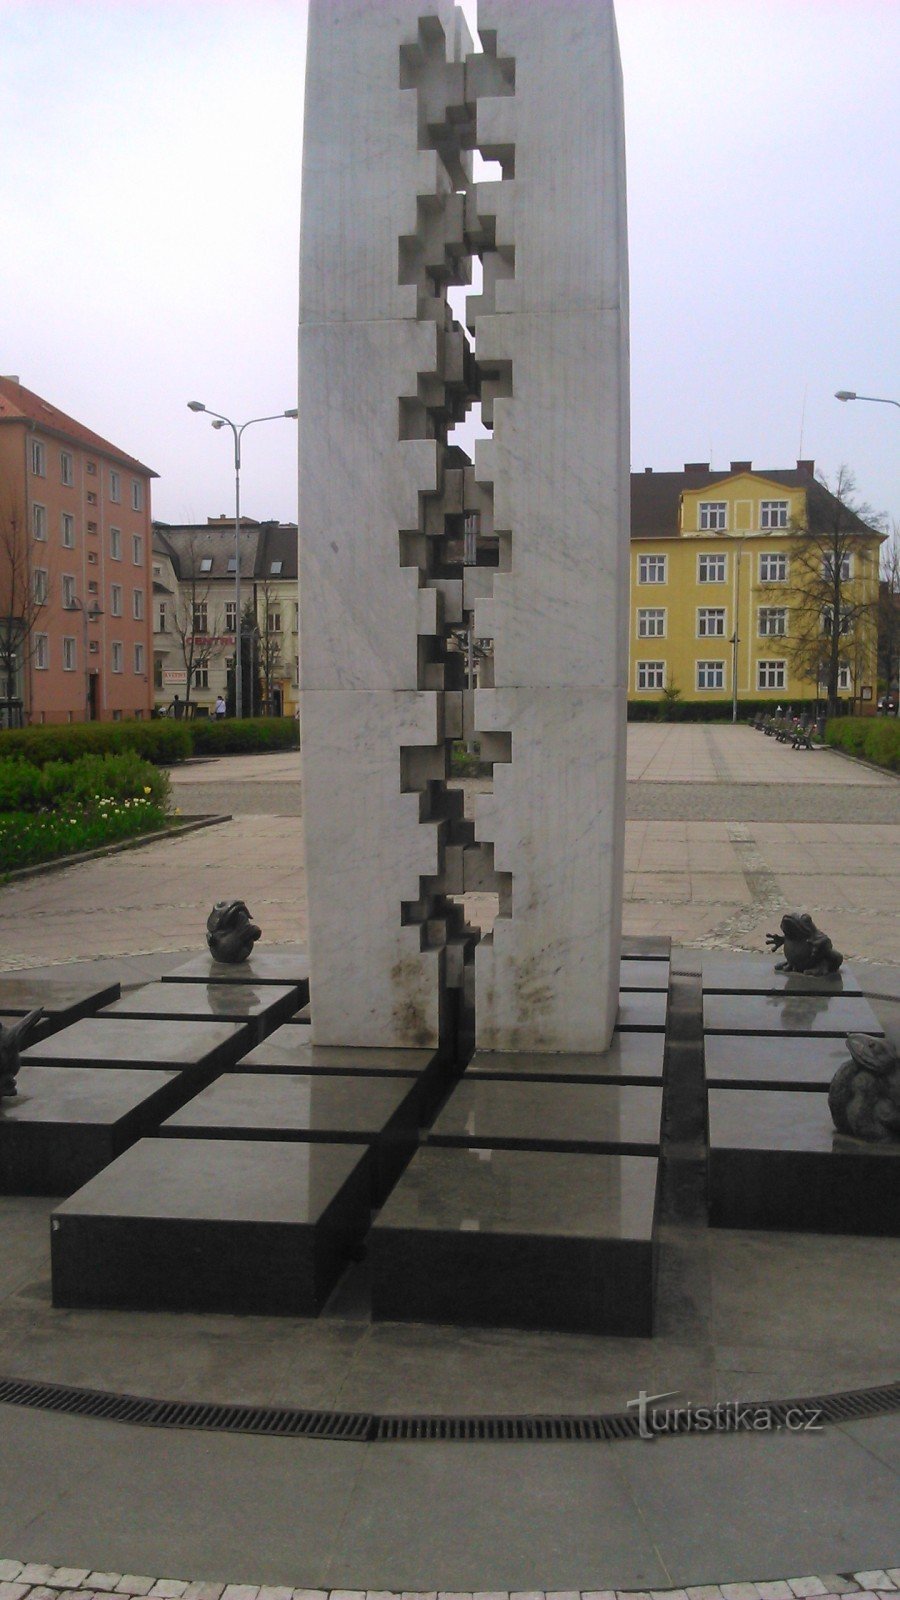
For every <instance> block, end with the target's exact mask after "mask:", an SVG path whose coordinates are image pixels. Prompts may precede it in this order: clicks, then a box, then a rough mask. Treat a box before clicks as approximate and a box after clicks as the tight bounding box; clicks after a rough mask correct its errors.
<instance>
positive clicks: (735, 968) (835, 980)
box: [703, 952, 861, 995]
mask: <svg viewBox="0 0 900 1600" xmlns="http://www.w3.org/2000/svg"><path fill="white" fill-rule="evenodd" d="M777 959H778V957H777V955H767V956H750V955H746V956H745V955H733V956H721V955H716V954H712V953H707V952H704V955H703V991H704V994H818V995H823V994H824V995H829V994H859V993H860V992H861V991H860V986H859V983H858V981H857V979H856V977H855V975H854V973H853V972H852V970H851V969H850V968H848V967H847V966H843V967H841V968H840V970H839V971H838V972H835V973H832V974H831V976H830V977H827V978H816V977H810V976H809V975H808V974H807V973H805V972H776V971H775V962H776V960H777Z"/></svg>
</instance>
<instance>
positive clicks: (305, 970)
mask: <svg viewBox="0 0 900 1600" xmlns="http://www.w3.org/2000/svg"><path fill="white" fill-rule="evenodd" d="M162 981H163V983H239V984H240V983H242V984H247V983H249V984H254V985H258V984H261V983H272V984H281V985H284V984H286V985H287V986H288V987H289V988H296V989H299V990H300V991H301V1002H302V1001H306V1000H308V998H309V960H308V958H307V956H306V954H305V953H303V952H298V951H290V950H278V949H275V950H260V949H259V948H258V947H256V948H255V949H254V950H253V953H252V954H251V956H250V958H249V960H247V961H240V962H237V963H233V962H229V961H215V960H214V959H213V957H212V956H211V955H210V954H209V951H208V950H205V951H203V952H202V953H201V954H200V955H196V956H193V957H192V958H191V960H190V961H185V962H183V963H182V965H181V966H178V967H174V968H173V970H172V971H171V972H164V973H163V977H162Z"/></svg>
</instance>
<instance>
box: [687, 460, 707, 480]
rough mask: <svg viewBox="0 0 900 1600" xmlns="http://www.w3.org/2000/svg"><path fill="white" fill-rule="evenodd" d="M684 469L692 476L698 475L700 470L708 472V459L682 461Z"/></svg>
mask: <svg viewBox="0 0 900 1600" xmlns="http://www.w3.org/2000/svg"><path fill="white" fill-rule="evenodd" d="M684 470H685V472H686V473H688V474H689V475H690V476H692V477H694V476H698V475H699V474H700V473H701V472H702V473H708V472H709V462H708V461H686V462H685V463H684Z"/></svg>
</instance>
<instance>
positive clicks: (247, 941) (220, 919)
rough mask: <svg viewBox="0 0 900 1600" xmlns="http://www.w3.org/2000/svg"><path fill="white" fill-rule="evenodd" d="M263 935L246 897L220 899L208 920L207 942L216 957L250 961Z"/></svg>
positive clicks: (216, 958) (234, 961) (232, 961)
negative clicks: (251, 914)
mask: <svg viewBox="0 0 900 1600" xmlns="http://www.w3.org/2000/svg"><path fill="white" fill-rule="evenodd" d="M259 937H260V930H259V928H258V927H257V926H256V923H255V922H253V920H252V919H251V916H250V913H249V911H248V910H247V907H246V905H245V904H244V902H243V900H217V901H216V903H215V905H214V906H213V908H212V911H211V912H210V914H209V916H208V918H207V921H206V942H207V944H208V945H209V949H210V953H211V955H212V956H213V958H214V959H215V960H216V961H227V962H229V963H231V964H233V965H237V963H238V962H240V961H246V960H247V959H248V957H249V956H250V955H251V953H252V951H253V946H254V944H255V943H256V941H257V939H258V938H259Z"/></svg>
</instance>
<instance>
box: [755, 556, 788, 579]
mask: <svg viewBox="0 0 900 1600" xmlns="http://www.w3.org/2000/svg"><path fill="white" fill-rule="evenodd" d="M787 573H788V564H787V556H786V555H785V554H784V553H783V552H782V553H781V554H780V555H771V554H769V553H765V554H763V555H761V556H760V558H759V581H760V583H784V582H785V581H786V579H787Z"/></svg>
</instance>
